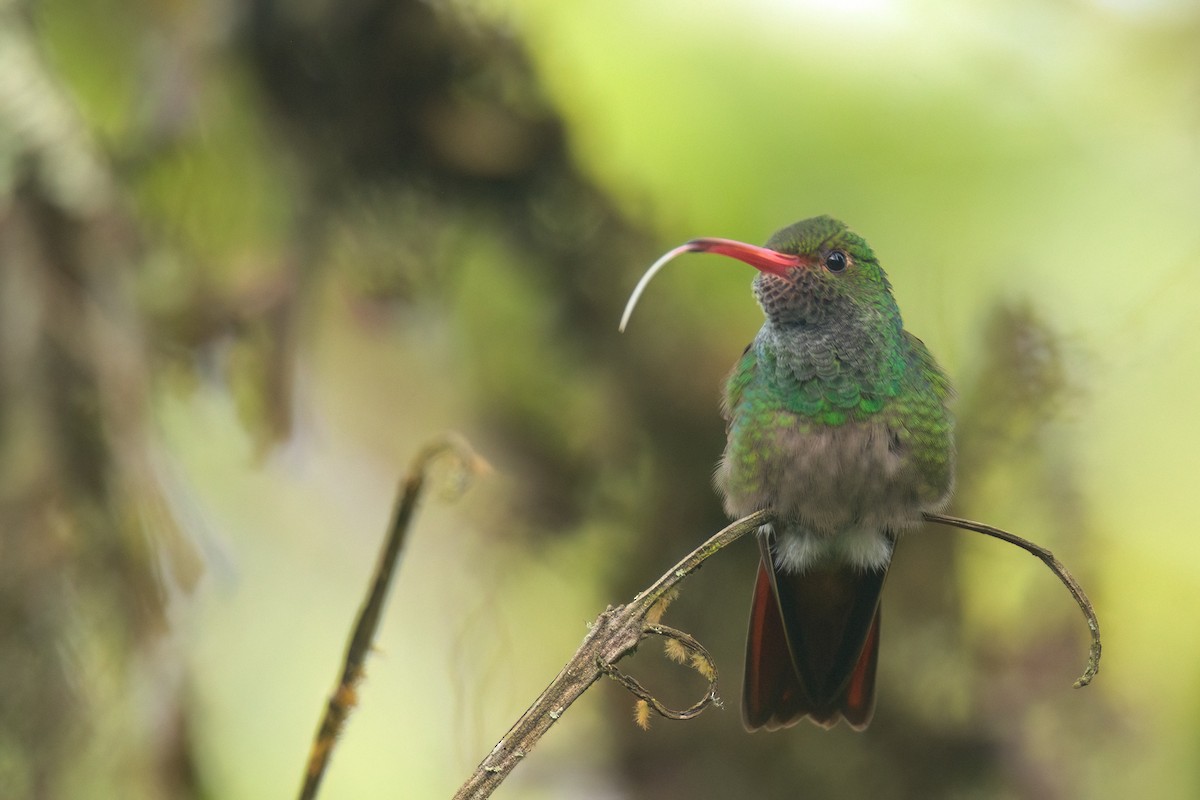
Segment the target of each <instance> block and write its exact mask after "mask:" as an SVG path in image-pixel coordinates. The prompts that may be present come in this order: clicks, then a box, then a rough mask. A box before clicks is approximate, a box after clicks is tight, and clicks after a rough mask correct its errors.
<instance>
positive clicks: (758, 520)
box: [454, 511, 773, 800]
mask: <svg viewBox="0 0 1200 800" xmlns="http://www.w3.org/2000/svg"><path fill="white" fill-rule="evenodd" d="M772 519H773V514H772V513H771V512H769V511H756V512H755V513H753V514H751V515H750V516H748V517H743V518H742V519H739V520H738V521H737V522H735V523H733V524H732V525H730V526H728V527H727V528H725V529H724V530H722V531H721V532H720V533H718V534H716V535H715V536H713V537H712V538H711V539H709V540H708V541H707V542H705V543H704V544H702V545H700V546H699V547H697V548H696V549H695V550H693V551H692V552H691V553H689V554H688V556H687V557H686V558H684V559H683V560H682V561H680V562H679V563H678V564H676V565H675V566H674V567H672V568H671V569H670V570H668V571H667V572H666V573H665V574H664V575H663V576H662V577H661V578H659V579H658V580H657V581H655V582H654V584H653V585H652V586H651V587H650V588H649V589H647V590H646V591H644V592H641V593H639V594H638V595H637V597H635V598H634V599H633V601H632V602H630V603H629V604H628V605H623V606H617V607H616V608H609V609H608V610H607V611H605V612H604V613H603V614H601V615H600V616H599V617H597V618H596V621H595V622H594V623H593V624H592V628H591V630H590V631H589V632H588V635H587V637H586V638H585V639H584V641H583V644H582V645H581V646H580V648H579V649H578V650H577V651H576V652H575V655H574V656H572V657H571V660H570V661H568V662H567V665H566V666H565V667H563V668H562V671H561V672H559V673H558V676H557V677H556V678H555V679H554V681H553V682H551V684H550V685H549V686H548V687H547V688H546V690H545V691H543V692H542V694H541V696H540V697H538V699H537V700H535V701H534V702H533V705H531V706H530V707H529V708H528V709H527V710H526V711H525V713H524V714H522V715H521V718H520V719H518V720H517V722H516V724H515V725H513V726H512V728H511V729H509V731H508V733H506V734H505V735H504V738H502V739H501V740H500V741H499V742H497V743H496V746H495V747H494V748H492V751H491V752H490V753H488V755H487V757H486V758H484V759H483V761H482V762H480V764H479V766H478V767H476V769H475V772H474V773H473V774H472V775H471V777H470V778H468V779H467V782H466V783H464V784H463V785H462V787H461V788H460V789H459V790H458V793H457V794H455V795H454V797H455V800H468V798H469V800H479V798H485V797H489V796H491V794H492V792H493V791H495V789H496V787H497V786H499V785H500V783H501V782H502V781H503V780H504V779H505V778H506V777H508V774H509V773H510V772H512V770H513V768H514V767H515V766H516V765H517V764H518V763H520V761H521V759H523V758H524V757H525V756H527V755H528V754H529V751H530V750H531V749H532V748H533V746H534V745H535V744H537V741H538V740H539V739H541V738H542V735H543V734H544V733H545V732H546V731H547V730H549V729H550V726H551V725H553V724H554V723H555V722H557V721H558V719H559V718H560V717H561V716H562V715H563V713H564V712H565V711H566V710H567V708H568V707H569V706H570V705H571V703H573V702H575V699H576V698H577V697H579V696H580V695H581V694H583V693H584V692H585V691H587V689H588V687H589V686H591V685H592V684H593V683H595V682H596V680H597V679H598V678H599V677H600V676H601V675H606V674H607V675H610V676H612V677H614V678H617V680H619V681H620V682H621V683H622V684H623V685H625V686H626V688H629V689H630V690H631V691H632V692H633V693H634V694H635V695H636V696H637V697H638V698H639V699H640V700H645V701H646V702H647V703H649V704H650V707H651V708H653V709H654V710H655V711H656V712H658V713H661V714H663V715H664V716H668V717H675V718H678V719H689V718H691V717H693V716H695V715H696V714H698V713H700V711H702V710H703V709H704V708H705V707H707V706H708V705H709V704H710V703H712V702H713V701H714V699H715V696H716V689H715V682H716V677H715V670H714V675H713V678H712V679H711V680H710V685H709V691H708V693H707V694H706V695H705V696H704V698H703V699H701V700H700V701H699V702H698V703H696V705H694V706H692V708H690V709H687V710H685V711H681V712H675V711H671V710H670V709H667V708H665V707H663V706H662V704H661V703H658V701H657V700H654V702H653V703H650V700H653V698H651V696H650V694H649V692H646V690H645V689H643V688H642V687H641V686H640V685H638V684H637V682H636V681H634V680H633V679H632V678H628V677H627V676H624V675H621V674H620V673H618V672H617V671H616V670H615V668H614V667H613V664H615V663H616V662H617V661H619V660H620V659H622V658H624V657H625V656H627V655H629V654H630V653H632V652H633V651H634V650H636V649H637V646H638V644H639V643H640V642H641V641H642V639H643V637H645V636H646V635H647V633H654V634H657V635H660V636H667V637H669V638H671V639H674V640H676V641H679V642H681V643H682V644H683V645H684V646H685V647H687V648H688V649H689V650H692V651H693V652H699V653H702V654H703V658H704V659H705V661H706V662H707V664H708V665H709V666H710V667H711V666H712V659H711V658H710V657H709V656H708V654H707V651H705V650H704V649H703V648H702V647H700V643H699V642H696V640H695V639H692V637H690V636H687V634H683V633H681V632H678V631H675V630H673V629H670V628H666V627H665V626H662V625H653V626H649V625H647V617H648V616H649V615H650V614H651V611H652V609H654V608H655V606H656V605H657V604H658V603H659V602H660V601H661V600H662V599H663V598H665V597H667V596H668V595H669V594H670V592H671V591H672V589H673V588H674V587H675V585H676V584H678V583H679V582H680V581H682V580H683V579H684V578H686V577H687V576H688V575H690V574H691V573H693V572H695V571H696V569H697V568H699V566H700V565H701V564H703V563H704V561H705V560H706V559H707V558H709V557H710V556H712V555H713V554H715V553H716V552H717V551H718V550H721V549H722V548H724V547H726V546H728V545H730V544H732V543H733V542H735V541H737V540H738V539H740V538H741V537H742V536H745V535H746V534H747V533H750V532H751V531H754V530H757V529H758V528H759V526H761V525H765V524H767V523H769V522H770V521H771V520H772ZM696 648H698V649H696ZM618 676H619V677H618ZM635 687H636V688H635Z"/></svg>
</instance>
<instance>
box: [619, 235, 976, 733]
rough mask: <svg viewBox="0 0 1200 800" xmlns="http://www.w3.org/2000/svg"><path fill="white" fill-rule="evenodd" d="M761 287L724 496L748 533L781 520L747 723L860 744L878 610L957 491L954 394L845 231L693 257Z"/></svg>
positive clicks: (864, 250)
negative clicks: (897, 560)
mask: <svg viewBox="0 0 1200 800" xmlns="http://www.w3.org/2000/svg"><path fill="white" fill-rule="evenodd" d="M686 252H701V253H718V254H720V255H725V256H731V257H733V258H736V259H738V260H740V261H743V262H745V263H747V264H749V265H751V266H752V267H754V268H755V269H757V270H758V271H759V274H758V275H757V276H755V279H754V296H755V297H756V298H757V300H758V303H759V305H760V306H761V307H762V310H763V312H764V313H765V315H766V321H765V322H764V323H763V326H762V328H761V329H760V330H759V332H758V335H757V336H756V337H755V338H754V341H753V342H752V343H751V344H750V346H749V347H747V348H746V350H745V352H744V353H743V355H742V358H741V360H740V361H739V362H738V363H737V365H736V366H735V367H734V369H733V373H732V374H731V375H730V376H729V381H728V383H727V384H726V387H725V400H724V417H725V419H726V422H727V434H728V442H727V444H726V447H725V454H724V456H723V457H722V458H721V461H720V464H719V465H718V467H717V471H716V477H715V482H716V485H717V488H718V489H719V490H720V492H721V494H722V495H723V496H724V499H725V510H726V512H727V513H728V514H729V515H730V516H731V517H742V516H745V515H747V514H750V513H751V512H754V511H758V510H761V509H768V510H770V511H772V512H774V514H775V523H774V524H773V525H770V526H765V529H764V530H762V531H760V535H759V537H758V540H759V550H760V554H761V560H760V563H759V568H758V579H757V582H756V584H755V587H754V599H753V605H752V607H751V611H750V631H749V635H748V637H747V643H746V675H745V685H744V690H743V696H742V716H743V720H744V722H745V725H746V727H747V728H748V729H749V730H758V729H760V728H765V729H766V730H775V729H777V728H781V727H788V726H790V725H794V724H795V723H797V722H798V721H799V720H801V719H803V718H804V717H808V718H810V719H811V720H812V721H813V722H815V723H816V724H818V725H821V726H823V727H832V726H833V725H835V724H836V723H837V721H838V720H839V719H843V718H844V719H845V720H846V722H847V723H848V724H849V725H850V727H851V728H854V729H855V730H861V729H863V728H865V727H866V726H867V723H869V722H870V720H871V715H872V713H873V711H874V707H875V667H876V663H877V660H878V657H879V595H880V590H881V589H882V587H883V580H884V577H885V576H886V574H887V569H888V565H889V563H890V562H891V559H892V550H893V547H894V546H895V543H896V538H897V536H898V535H899V534H900V532H901V531H904V530H907V529H910V528H914V527H916V526H918V525H920V524H921V521H922V520H921V513H922V512H923V511H938V510H940V509H941V508H942V507H943V506H945V505H946V503H947V501H948V500H949V496H950V491H951V489H952V486H953V483H954V440H953V419H952V417H951V415H950V412H949V410H948V409H947V408H946V401H947V400H948V398H949V396H950V394H951V389H950V383H949V381H948V380H947V378H946V376H945V374H944V373H943V372H942V370H941V369H940V368H939V367H938V365H937V363H936V362H935V361H934V360H933V356H931V355H930V354H929V351H928V350H927V349H926V348H925V345H924V344H923V343H922V342H921V340H920V339H918V338H916V337H915V336H913V335H912V334H910V333H908V332H907V331H906V330H904V326H903V323H902V322H901V319H900V309H899V308H898V307H897V306H896V301H895V299H894V298H893V297H892V292H891V285H890V284H889V283H888V279H887V276H886V275H885V274H884V272H883V269H882V268H881V267H880V266H879V261H878V259H876V257H875V254H874V253H873V252H872V251H871V248H870V247H869V246H868V245H867V243H866V242H865V241H864V240H863V239H862V237H860V236H858V235H857V234H855V233H854V232H852V231H851V230H849V229H848V228H847V227H846V226H845V225H844V224H843V223H841V222H839V221H837V220H835V219H832V218H830V217H814V218H812V219H806V220H804V221H802V222H797V223H796V224H794V225H791V226H789V227H787V228H784V229H783V230H781V231H779V232H778V233H776V234H775V235H774V236H772V237H771V238H770V240H768V241H767V244H766V247H756V246H754V245H750V244H745V243H743V242H736V241H731V240H728V239H694V240H692V241H690V242H687V243H686V244H683V245H681V246H680V247H677V248H676V249H674V250H672V251H671V252H669V253H667V254H666V255H664V256H663V257H662V258H661V259H659V261H658V262H657V263H655V264H654V266H652V267H651V268H650V269H649V270H648V271H647V272H646V274H645V276H644V277H643V279H642V281H641V283H639V284H638V287H637V288H636V289H635V290H634V293H633V295H632V296H631V297H630V299H629V304H628V306H627V307H626V311H625V318H624V319H623V320H622V323H621V327H622V328H624V326H625V323H626V322H627V321H628V318H629V314H630V313H631V312H632V310H633V306H634V305H635V303H636V302H637V299H638V297H639V296H640V294H641V292H642V290H643V289H644V288H645V286H646V284H647V283H648V282H649V279H650V278H651V277H653V275H654V274H655V273H657V271H658V270H659V269H661V267H662V266H663V265H664V264H665V263H666V262H667V261H669V260H671V259H672V258H674V257H675V256H677V255H680V254H681V253H686Z"/></svg>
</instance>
